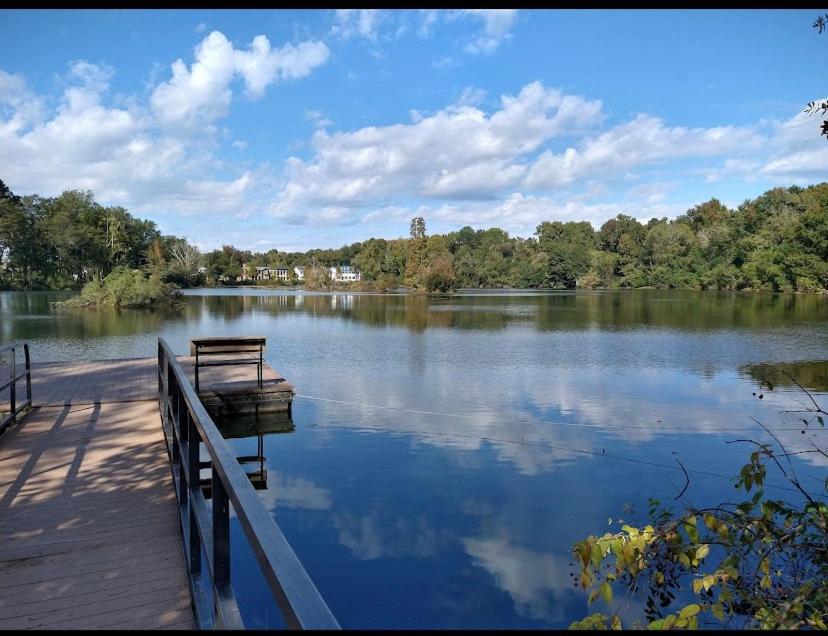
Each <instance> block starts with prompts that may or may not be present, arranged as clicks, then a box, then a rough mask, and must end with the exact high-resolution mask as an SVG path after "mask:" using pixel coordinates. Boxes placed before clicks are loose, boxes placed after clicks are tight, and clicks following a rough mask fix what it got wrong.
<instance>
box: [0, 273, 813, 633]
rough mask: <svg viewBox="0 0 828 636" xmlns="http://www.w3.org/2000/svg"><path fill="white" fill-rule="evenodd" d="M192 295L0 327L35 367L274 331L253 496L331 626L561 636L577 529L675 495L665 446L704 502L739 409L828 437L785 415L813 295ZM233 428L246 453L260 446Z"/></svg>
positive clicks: (11, 296)
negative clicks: (276, 410) (160, 305)
mask: <svg viewBox="0 0 828 636" xmlns="http://www.w3.org/2000/svg"><path fill="white" fill-rule="evenodd" d="M185 293H186V295H185V298H184V306H183V308H181V309H180V310H157V311H138V310H136V311H94V310H80V311H78V310H75V311H66V310H63V311H58V310H54V309H50V305H49V302H50V301H52V300H56V299H58V298H62V297H65V296H66V294H61V293H52V292H49V293H22V292H3V293H0V342H7V341H9V340H16V339H27V340H29V341H30V342H31V343H32V355H33V359H34V360H35V361H38V360H41V361H45V360H78V359H93V358H119V357H145V356H152V355H155V352H156V341H157V338H158V336H163V337H164V338H165V339H166V340H167V341H168V342H169V343H170V345H171V346H172V348H173V349H174V350H175V351H176V352H177V353H181V354H184V353H187V351H188V341H189V338H191V337H193V336H218V335H262V336H266V337H267V342H268V348H267V353H266V359H267V361H268V362H269V363H270V364H271V365H272V366H273V367H274V368H276V369H278V370H279V371H280V372H281V373H282V374H283V375H284V376H285V377H286V378H287V379H288V380H289V381H291V382H292V383H294V384H295V386H296V390H297V394H298V395H297V398H296V400H295V402H294V405H293V422H294V425H295V430H294V431H293V432H289V433H282V434H271V435H265V436H264V455H265V456H266V458H267V467H268V488H267V489H266V490H262V491H260V493H259V494H260V496H261V497H262V500H263V501H264V503H265V505H266V507H267V508H268V509H269V510H271V511H272V514H273V515H274V517H275V518H276V520H277V521H278V523H279V526H280V527H281V529H282V530H283V532H284V534H285V536H286V537H287V538H288V540H289V541H290V543H291V545H292V546H293V548H294V550H295V552H296V553H297V555H298V556H299V558H300V560H301V561H302V562H303V564H304V565H305V567H306V569H307V570H308V573H309V574H310V576H311V578H312V579H313V581H314V582H315V584H316V586H317V587H318V588H319V590H320V592H321V593H322V596H323V597H324V598H325V600H326V601H327V603H328V605H329V606H330V608H331V610H332V611H333V613H334V615H335V616H336V617H337V619H338V620H339V622H340V623H341V624H342V626H343V627H366V628H375V627H376V628H379V627H392V628H415V627H426V628H444V627H463V628H471V627H491V628H537V627H567V626H568V625H569V623H570V622H571V621H573V620H575V619H578V618H581V617H583V616H584V615H586V614H587V613H588V612H589V611H590V609H589V608H588V607H587V604H586V594H585V593H583V592H582V591H581V590H580V589H577V588H575V587H574V586H573V577H572V576H571V573H572V572H573V571H574V570H573V569H572V568H571V567H570V561H571V552H570V549H571V546H572V544H573V543H574V542H575V541H577V540H579V539H581V538H584V537H585V536H587V535H589V534H595V533H599V534H603V533H604V532H606V531H607V530H608V529H613V528H616V527H617V526H615V525H613V526H609V525H608V520H609V518H612V519H613V520H617V519H618V518H619V517H621V518H623V519H625V520H627V521H632V522H639V521H643V520H644V518H645V517H644V515H645V514H646V509H647V499H648V497H656V498H659V499H661V500H662V501H665V502H666V501H672V500H673V498H674V497H675V496H676V495H677V494H678V493H679V491H680V490H681V489H682V487H683V486H684V483H685V480H684V476H683V474H682V472H681V470H680V468H679V466H678V463H677V461H676V459H677V458H678V459H680V461H681V462H682V463H683V464H684V466H686V467H687V469H688V471H689V475H690V479H691V481H690V487H689V488H688V491H687V496H688V498H689V499H690V500H691V501H692V502H693V504H695V505H697V506H702V505H706V504H714V503H718V502H720V501H723V500H726V499H727V498H732V493H733V492H734V489H733V485H732V482H731V481H730V477H732V476H733V475H735V474H736V473H737V472H738V470H739V468H740V467H741V465H742V464H743V463H744V462H745V461H746V459H747V455H748V452H749V451H748V447H747V445H745V444H743V443H730V444H728V443H727V442H729V441H732V440H735V439H740V438H748V437H749V438H752V439H755V440H757V441H770V437H769V436H768V435H767V434H766V433H765V432H764V431H763V430H762V429H761V428H760V427H759V426H758V425H757V424H755V423H754V422H753V421H752V420H751V419H750V418H751V417H754V418H756V419H757V420H760V421H761V422H763V423H764V424H766V425H767V426H768V427H770V428H772V429H774V432H775V434H776V435H777V436H778V437H779V438H780V439H781V440H782V441H783V442H784V443H785V444H786V445H787V448H788V450H789V451H793V450H797V449H801V448H804V447H806V446H807V445H808V442H809V440H811V439H813V440H814V441H817V442H821V443H822V444H823V447H825V446H826V445H828V444H826V442H828V436H826V434H825V433H824V432H820V431H814V430H808V431H805V432H804V433H803V432H802V428H801V425H800V426H797V420H796V417H795V416H792V415H790V414H787V415H786V414H784V413H781V411H783V410H784V409H791V408H798V402H797V400H799V399H801V398H803V397H804V396H803V395H802V394H801V392H800V391H799V390H798V389H796V387H793V386H792V384H791V382H790V381H789V380H787V378H786V377H785V375H784V374H783V373H782V371H787V372H789V373H791V374H793V375H794V377H796V378H797V380H798V381H799V382H801V383H802V384H803V385H805V386H806V388H808V389H810V390H812V391H814V393H815V395H818V396H825V395H826V393H828V298H823V297H821V296H816V295H771V294H753V295H751V294H725V293H716V292H685V291H659V290H636V291H623V290H621V291H584V292H580V291H578V292H535V291H508V292H506V291H470V292H463V293H459V294H456V295H450V296H449V295H447V296H432V297H423V296H410V295H393V294H388V295H373V294H348V293H331V294H325V293H302V292H292V291H291V292H284V291H274V290H262V289H218V290H188V291H187V292H185ZM767 380H770V381H771V382H772V383H773V385H774V389H773V390H772V391H770V390H767V389H766V388H764V389H763V388H762V386H761V385H760V383H761V382H762V381H767ZM754 394H756V395H754ZM760 396H761V398H762V399H759V398H760ZM818 399H819V398H818ZM823 401H824V402H825V401H828V399H825V400H823ZM230 443H231V444H232V446H234V447H235V448H237V449H238V454H239V455H242V454H255V453H256V447H257V439H256V438H255V437H252V438H245V439H232V440H230ZM804 457H805V459H797V460H796V469H797V474H798V475H799V477H800V479H801V480H802V481H803V482H804V483H806V484H807V485H810V486H814V487H817V488H818V487H819V484H820V483H821V481H822V480H824V477H825V462H819V461H818V459H817V458H815V457H813V456H804ZM823 459H824V458H823ZM769 474H773V473H772V471H771V469H770V468H769ZM771 482H772V483H773V484H774V485H775V486H776V488H775V490H776V492H777V493H778V494H779V496H788V495H790V496H792V493H791V491H790V490H785V489H784V482H783V481H781V480H780V479H778V478H776V477H775V476H774V478H772V479H771ZM234 536H236V535H234ZM232 549H233V550H234V551H235V554H236V555H237V556H238V557H241V558H240V560H239V561H238V562H234V570H233V572H232V576H233V580H234V585H236V586H238V589H239V602H240V604H241V607H242V611H243V615H244V617H245V620H246V621H248V623H249V624H252V625H254V626H275V625H280V621H279V619H278V617H277V616H276V611H275V608H274V607H273V606H272V605H271V604H270V602H269V601H268V598H269V595H268V593H267V591H266V590H264V588H263V583H262V579H261V576H260V575H259V574H258V573H257V572H256V571H255V566H254V565H253V560H252V556H251V555H250V554H249V553H247V552H246V548H245V546H244V545H243V543H242V542H240V541H237V540H234V541H233V546H232ZM592 609H593V610H594V611H606V608H604V607H603V606H602V605H601V602H599V603H596V604H595V605H594V606H593V608H592ZM612 611H614V609H613V610H612ZM635 611H636V605H635V604H632V605H631V606H630V608H629V609H625V612H628V613H630V614H632V613H634V612H635Z"/></svg>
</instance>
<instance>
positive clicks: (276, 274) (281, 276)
mask: <svg viewBox="0 0 828 636" xmlns="http://www.w3.org/2000/svg"><path fill="white" fill-rule="evenodd" d="M274 278H275V279H278V280H285V281H286V280H287V279H288V268H287V267H257V268H256V280H271V279H274Z"/></svg>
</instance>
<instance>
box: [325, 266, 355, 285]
mask: <svg viewBox="0 0 828 636" xmlns="http://www.w3.org/2000/svg"><path fill="white" fill-rule="evenodd" d="M330 270H331V280H334V281H336V282H337V283H353V282H355V281H358V280H362V272H360V271H359V270H357V269H354V268H353V267H351V266H350V265H340V266H339V267H331V268H330Z"/></svg>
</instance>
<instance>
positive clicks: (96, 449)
mask: <svg viewBox="0 0 828 636" xmlns="http://www.w3.org/2000/svg"><path fill="white" fill-rule="evenodd" d="M156 364H157V361H156V359H155V358H142V359H132V360H103V361H100V360H97V361H91V362H78V363H41V364H38V363H33V365H32V396H33V406H34V408H33V409H32V411H31V412H30V413H28V414H27V415H26V416H25V417H24V418H23V421H22V422H21V423H20V424H18V425H16V426H15V427H13V428H12V429H10V430H9V431H8V432H7V433H5V434H4V435H3V436H2V437H0V572H2V575H3V576H2V577H1V578H0V629H26V628H29V629H32V628H33V629H103V628H118V629H129V628H133V629H166V628H176V629H189V628H192V626H193V613H192V606H191V598H190V591H189V588H188V583H187V573H186V569H185V563H184V558H183V551H182V544H181V536H180V532H179V525H178V523H179V522H178V512H177V509H176V498H175V493H174V491H173V483H172V478H171V473H170V466H169V461H168V459H167V452H166V450H165V446H164V435H163V431H162V427H161V421H160V416H159V409H158V401H157V390H158V384H157V376H156Z"/></svg>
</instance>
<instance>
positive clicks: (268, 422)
mask: <svg viewBox="0 0 828 636" xmlns="http://www.w3.org/2000/svg"><path fill="white" fill-rule="evenodd" d="M215 422H216V426H217V428H218V430H219V432H220V433H221V435H222V437H224V438H225V439H227V440H233V439H236V440H240V439H247V438H250V440H251V441H252V440H255V444H256V445H255V451H254V450H253V449H250V450H249V451H248V452H247V453H246V454H242V455H237V456H236V459H237V460H238V462H239V464H240V465H241V467H242V469H243V470H244V472H245V474H246V475H247V477H248V478H249V479H250V483H251V484H253V487H254V488H255V489H256V490H266V489H267V488H268V469H267V457H266V456H265V443H264V438H265V435H274V434H284V433H291V432H293V431H294V430H295V426H294V424H293V419H292V418H291V417H290V413H289V412H288V411H275V412H261V413H250V414H236V415H233V416H232V417H224V418H220V419H217V420H215ZM249 447H250V444H241V443H237V444H235V448H236V452H239V451H242V452H243V451H244V450H246V449H247V448H249ZM202 455H204V453H203V452H202ZM205 459H207V458H206V457H205ZM201 474H202V475H206V476H202V478H201V485H202V488H203V490H204V496H205V497H207V498H210V497H211V495H212V481H211V480H212V472H211V471H209V469H208V470H206V472H202V473H201Z"/></svg>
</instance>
